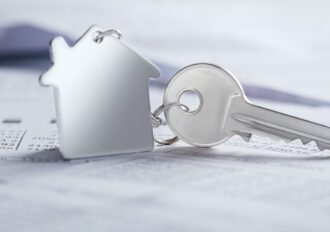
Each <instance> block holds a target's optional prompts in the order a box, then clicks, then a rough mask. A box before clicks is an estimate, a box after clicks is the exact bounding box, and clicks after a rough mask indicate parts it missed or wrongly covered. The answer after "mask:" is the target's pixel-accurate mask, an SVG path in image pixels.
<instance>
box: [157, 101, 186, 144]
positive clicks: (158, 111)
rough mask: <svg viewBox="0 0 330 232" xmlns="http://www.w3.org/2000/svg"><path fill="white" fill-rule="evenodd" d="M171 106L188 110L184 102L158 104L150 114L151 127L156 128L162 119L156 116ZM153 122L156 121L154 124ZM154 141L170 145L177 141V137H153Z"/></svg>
mask: <svg viewBox="0 0 330 232" xmlns="http://www.w3.org/2000/svg"><path fill="white" fill-rule="evenodd" d="M173 106H179V107H181V108H182V110H184V111H189V108H188V107H187V106H186V105H184V104H178V103H171V104H167V105H164V104H163V105H161V106H159V107H158V108H157V109H156V110H155V111H154V112H153V113H152V114H151V118H152V120H153V127H154V128H157V127H159V126H160V125H161V124H162V119H161V118H159V117H158V116H159V115H160V114H161V113H163V112H164V111H165V110H167V109H169V108H171V107H173ZM154 122H156V123H155V124H154ZM154 140H155V142H156V143H159V144H161V145H171V144H173V143H176V142H177V141H179V138H178V137H177V136H173V137H172V138H169V139H162V140H160V139H156V138H154Z"/></svg>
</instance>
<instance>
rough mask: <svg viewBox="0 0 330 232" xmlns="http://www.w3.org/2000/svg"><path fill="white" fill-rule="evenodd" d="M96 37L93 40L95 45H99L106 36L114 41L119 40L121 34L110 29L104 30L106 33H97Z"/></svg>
mask: <svg viewBox="0 0 330 232" xmlns="http://www.w3.org/2000/svg"><path fill="white" fill-rule="evenodd" d="M96 33H97V35H96V36H95V38H94V41H95V42H96V43H101V42H102V40H103V38H104V37H106V36H112V37H114V38H116V39H121V37H122V34H121V32H120V31H119V30H115V29H111V30H106V31H97V32H96Z"/></svg>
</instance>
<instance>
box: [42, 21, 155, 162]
mask: <svg viewBox="0 0 330 232" xmlns="http://www.w3.org/2000/svg"><path fill="white" fill-rule="evenodd" d="M120 37H121V34H120V33H119V32H117V31H114V30H110V31H104V30H102V29H101V28H99V27H97V26H92V27H91V28H90V29H89V30H88V31H87V32H86V33H85V34H84V35H83V36H82V37H81V38H80V39H79V40H78V41H77V42H76V44H75V45H74V46H72V47H70V46H68V45H67V43H66V42H65V40H64V39H63V38H61V37H56V38H55V39H53V40H52V41H51V49H50V50H51V59H52V62H53V65H52V67H51V68H50V69H49V70H47V71H46V72H45V73H44V74H43V75H42V76H41V77H40V82H41V84H42V85H44V86H53V87H54V92H55V103H56V116H57V122H58V129H59V139H60V151H61V153H62V155H63V156H64V158H67V159H74V158H84V157H94V156H104V155H111V154H120V153H131V152H142V151H150V150H152V149H153V144H154V142H153V133H152V125H151V116H150V103H149V91H148V79H149V78H150V77H158V76H159V75H160V73H159V69H158V68H157V67H156V66H155V65H154V64H152V63H151V62H150V61H148V60H147V59H145V58H144V57H142V56H141V55H139V54H138V53H137V52H136V51H134V50H133V49H132V48H130V47H128V46H127V45H126V44H124V43H123V42H122V41H121V40H120Z"/></svg>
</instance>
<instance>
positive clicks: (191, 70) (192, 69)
mask: <svg viewBox="0 0 330 232" xmlns="http://www.w3.org/2000/svg"><path fill="white" fill-rule="evenodd" d="M189 92H192V93H194V94H195V95H197V96H198V98H199V106H198V107H197V108H196V109H195V110H189V111H187V110H185V109H183V108H182V107H180V105H182V102H181V100H182V97H183V95H184V94H186V93H189ZM163 100H164V103H163V104H164V105H165V106H166V105H169V104H172V105H173V103H175V104H176V106H175V107H168V108H167V109H166V110H165V118H166V120H167V123H168V125H169V127H170V128H171V129H172V130H173V132H174V133H175V134H176V135H177V136H178V137H179V138H180V139H181V140H183V141H185V142H187V143H189V144H191V145H194V146H199V147H210V146H215V145H218V144H221V143H223V142H225V141H226V140H227V139H229V138H230V137H232V136H233V135H240V136H241V137H242V138H243V139H244V140H246V141H249V140H250V138H251V136H252V134H255V135H261V136H267V137H270V138H272V139H275V140H278V139H284V140H285V141H287V142H289V141H293V140H295V139H301V141H302V142H303V143H304V144H306V143H308V142H310V141H315V142H316V144H317V145H318V147H319V149H320V150H324V149H330V128H329V127H327V126H324V125H320V124H317V123H313V122H310V121H307V120H304V119H301V118H297V117H293V116H289V115H286V114H283V113H280V112H276V111H273V110H270V109H266V108H263V107H260V106H256V105H253V104H251V103H250V102H249V101H248V99H247V98H246V96H245V94H244V91H243V89H242V87H241V85H240V83H239V82H238V80H237V79H236V78H235V77H234V76H233V75H232V74H231V73H229V72H228V71H226V70H225V69H223V68H221V67H218V66H215V65H211V64H203V63H201V64H194V65H190V66H188V67H185V68H183V69H182V70H180V71H179V72H177V73H176V74H175V75H174V76H173V78H172V79H171V81H170V82H169V84H168V86H167V87H166V90H165V94H164V99H163ZM188 107H189V106H188Z"/></svg>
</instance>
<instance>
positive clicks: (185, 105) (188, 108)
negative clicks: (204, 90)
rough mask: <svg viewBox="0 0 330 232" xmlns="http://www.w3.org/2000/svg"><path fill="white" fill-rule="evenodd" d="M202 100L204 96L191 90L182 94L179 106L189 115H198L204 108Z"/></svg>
mask: <svg viewBox="0 0 330 232" xmlns="http://www.w3.org/2000/svg"><path fill="white" fill-rule="evenodd" d="M202 100H203V98H202V95H201V94H200V93H199V92H198V91H197V90H196V89H189V90H184V91H182V92H181V93H180V95H179V98H178V104H179V105H182V106H181V108H182V110H183V111H185V112H187V113H197V112H198V111H199V110H200V109H201V107H202V103H203V101H202Z"/></svg>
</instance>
